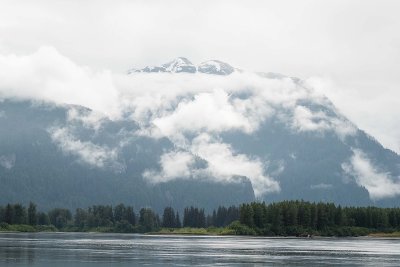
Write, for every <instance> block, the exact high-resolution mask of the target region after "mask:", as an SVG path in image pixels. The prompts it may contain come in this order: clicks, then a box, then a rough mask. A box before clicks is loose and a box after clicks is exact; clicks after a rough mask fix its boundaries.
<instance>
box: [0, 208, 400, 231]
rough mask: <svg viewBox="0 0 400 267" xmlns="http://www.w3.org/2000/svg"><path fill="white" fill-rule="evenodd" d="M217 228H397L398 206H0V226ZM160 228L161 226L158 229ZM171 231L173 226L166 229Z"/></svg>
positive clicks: (399, 227)
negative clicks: (157, 208) (207, 208)
mask: <svg viewBox="0 0 400 267" xmlns="http://www.w3.org/2000/svg"><path fill="white" fill-rule="evenodd" d="M180 228H198V229H200V228H202V229H203V228H223V229H225V231H223V232H221V233H225V234H235V235H260V236H313V235H321V236H361V235H368V234H370V233H376V232H386V233H391V232H396V231H399V230H400V208H377V207H341V206H340V205H339V206H336V205H335V204H333V203H322V202H320V203H311V202H306V201H283V202H276V203H270V204H267V203H260V202H252V203H246V204H242V205H240V206H239V207H237V206H231V207H223V206H221V207H219V208H218V209H216V210H214V211H213V212H212V213H211V214H206V213H205V210H204V209H202V208H197V207H186V208H185V209H184V210H183V212H182V216H181V215H180V213H179V212H178V211H175V210H174V208H172V207H166V208H165V209H164V212H163V214H162V215H161V216H160V215H159V214H157V213H156V212H154V211H153V210H152V209H150V208H141V209H140V210H138V212H136V211H135V210H134V208H133V207H132V206H127V205H124V204H119V205H116V206H114V207H113V206H109V205H94V206H91V207H88V208H86V209H81V208H78V209H76V210H75V211H74V213H72V212H71V211H70V210H68V209H64V208H55V209H52V210H50V211H48V212H41V211H38V209H37V206H36V205H35V204H34V203H32V202H31V203H29V205H28V206H27V207H25V206H24V205H22V204H19V203H17V204H7V205H6V206H0V230H2V231H78V232H83V231H99V232H116V233H150V232H163V229H164V230H165V229H170V230H172V229H180ZM164 232H165V231H164ZM171 233H173V232H171Z"/></svg>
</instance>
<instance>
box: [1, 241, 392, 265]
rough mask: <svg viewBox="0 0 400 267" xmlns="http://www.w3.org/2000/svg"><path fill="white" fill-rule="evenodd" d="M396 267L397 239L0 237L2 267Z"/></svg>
mask: <svg viewBox="0 0 400 267" xmlns="http://www.w3.org/2000/svg"><path fill="white" fill-rule="evenodd" d="M190 265H196V266H323V265H329V266H400V239H394V238H393V239H390V238H368V237H364V238H319V237H318V238H312V239H302V238H264V237H237V236H171V235H139V234H102V233H0V266H85V267H86V266H87V267H88V266H190Z"/></svg>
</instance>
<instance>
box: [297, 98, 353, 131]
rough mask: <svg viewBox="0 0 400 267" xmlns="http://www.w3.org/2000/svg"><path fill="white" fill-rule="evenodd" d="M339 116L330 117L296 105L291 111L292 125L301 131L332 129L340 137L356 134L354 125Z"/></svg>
mask: <svg viewBox="0 0 400 267" xmlns="http://www.w3.org/2000/svg"><path fill="white" fill-rule="evenodd" d="M339 116H340V115H339ZM339 116H337V117H330V116H328V115H327V114H326V113H325V112H323V111H318V112H312V111H311V110H310V109H308V108H307V107H305V106H297V107H296V108H295V109H294V112H293V121H292V127H293V128H294V129H297V130H299V131H301V132H302V131H319V132H324V131H334V132H336V133H337V134H338V136H339V137H341V138H344V137H346V136H347V135H354V134H356V128H355V126H354V125H353V124H352V123H350V122H349V121H347V120H346V119H345V118H342V117H339Z"/></svg>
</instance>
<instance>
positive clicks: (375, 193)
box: [342, 149, 400, 200]
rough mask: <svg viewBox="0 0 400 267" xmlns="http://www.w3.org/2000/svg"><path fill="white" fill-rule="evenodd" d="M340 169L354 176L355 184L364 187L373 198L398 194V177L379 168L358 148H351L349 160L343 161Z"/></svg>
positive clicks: (399, 192)
mask: <svg viewBox="0 0 400 267" xmlns="http://www.w3.org/2000/svg"><path fill="white" fill-rule="evenodd" d="M342 169H343V170H344V172H345V173H346V174H348V175H351V176H354V177H355V180H356V182H357V184H358V185H360V186H363V187H365V188H366V189H367V190H368V193H369V196H370V198H371V199H373V200H379V199H383V198H390V197H395V196H397V195H400V177H397V178H395V177H392V175H391V174H390V173H388V172H382V171H381V170H379V169H378V168H377V167H375V166H374V165H373V163H372V161H371V160H370V159H369V158H368V156H367V155H366V154H365V153H364V152H362V151H361V150H359V149H353V155H352V157H351V158H350V161H349V162H346V163H343V164H342Z"/></svg>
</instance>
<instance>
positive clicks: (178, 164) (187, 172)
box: [143, 151, 194, 183]
mask: <svg viewBox="0 0 400 267" xmlns="http://www.w3.org/2000/svg"><path fill="white" fill-rule="evenodd" d="M193 163H194V158H193V155H192V154H190V153H188V152H185V151H172V152H168V153H165V154H163V155H162V156H161V159H160V166H161V171H160V172H157V171H154V170H147V171H145V172H144V173H143V177H145V178H146V179H148V180H149V181H150V182H154V183H159V182H168V181H171V180H174V179H178V178H180V179H188V178H190V177H191V176H192V170H191V165H192V164H193Z"/></svg>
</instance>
